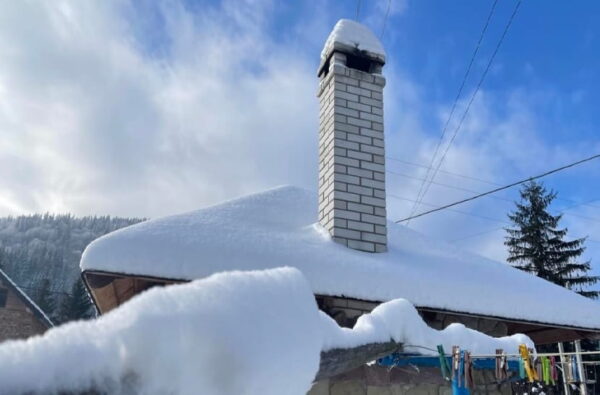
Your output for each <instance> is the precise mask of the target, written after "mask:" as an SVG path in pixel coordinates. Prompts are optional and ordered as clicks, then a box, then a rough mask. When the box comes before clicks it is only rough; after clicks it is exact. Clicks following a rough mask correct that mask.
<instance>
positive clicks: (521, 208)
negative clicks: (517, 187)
mask: <svg viewBox="0 0 600 395" xmlns="http://www.w3.org/2000/svg"><path fill="white" fill-rule="evenodd" d="M520 193H521V201H520V202H516V206H517V208H516V210H515V211H513V212H511V213H510V214H509V215H508V217H509V218H510V220H511V222H512V224H513V226H512V227H511V228H507V229H506V231H507V233H508V235H507V237H506V240H505V242H504V244H506V246H507V247H508V251H509V257H508V262H509V263H511V264H513V266H515V267H517V268H519V269H521V270H524V271H527V272H529V273H533V274H535V275H537V276H539V277H541V278H544V279H546V280H548V281H551V282H553V283H555V284H558V285H560V286H562V287H566V288H569V289H573V290H574V291H576V292H577V293H579V294H581V295H583V296H587V297H591V298H597V297H598V295H600V292H598V291H594V290H590V289H589V287H590V286H592V285H594V284H596V283H597V282H598V280H599V279H600V278H599V277H597V276H592V275H590V274H589V271H590V270H591V266H590V262H589V261H584V262H581V261H579V260H578V259H579V258H580V257H581V254H583V252H584V251H585V246H584V242H585V238H580V239H574V240H567V232H568V229H567V228H560V227H559V222H560V220H561V218H562V214H558V215H552V214H550V212H549V206H550V204H551V203H552V201H553V200H554V198H556V192H553V191H547V190H546V188H545V187H544V185H543V184H542V183H538V182H535V181H531V182H529V183H527V184H525V185H524V186H523V188H522V189H521V191H520Z"/></svg>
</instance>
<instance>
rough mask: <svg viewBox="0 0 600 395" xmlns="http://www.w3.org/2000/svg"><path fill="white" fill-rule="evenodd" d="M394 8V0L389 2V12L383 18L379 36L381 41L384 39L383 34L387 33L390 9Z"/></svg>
mask: <svg viewBox="0 0 600 395" xmlns="http://www.w3.org/2000/svg"><path fill="white" fill-rule="evenodd" d="M391 7H392V0H388V4H387V10H386V11H385V15H384V17H383V25H382V26H381V34H380V35H379V39H383V32H385V24H386V22H387V19H388V15H389V14H390V8H391Z"/></svg>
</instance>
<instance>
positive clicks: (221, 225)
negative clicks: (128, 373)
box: [81, 187, 600, 328]
mask: <svg viewBox="0 0 600 395" xmlns="http://www.w3.org/2000/svg"><path fill="white" fill-rule="evenodd" d="M316 199H317V194H316V193H314V192H311V191H307V190H304V189H300V188H296V187H280V188H276V189H272V190H268V191H265V192H261V193H258V194H254V195H248V196H244V197H242V198H239V199H235V200H231V201H229V202H225V203H222V204H219V205H216V206H212V207H208V208H205V209H202V210H198V211H194V212H190V213H186V214H180V215H175V216H171V217H165V218H159V219H155V220H151V221H147V222H143V223H140V224H137V225H133V226H130V227H128V228H125V229H122V230H118V231H116V232H113V233H111V234H109V235H106V236H103V237H101V238H99V239H97V240H95V241H94V242H92V243H91V244H90V245H89V246H88V248H87V249H86V250H85V252H84V254H83V257H82V260H81V269H82V270H103V271H108V272H116V273H129V274H138V275H147V276H156V277H166V278H173V279H182V280H194V279H198V278H203V277H207V276H210V275H211V274H213V273H218V272H222V271H231V270H260V269H268V268H273V267H278V266H293V267H296V268H298V269H299V270H300V271H302V273H303V274H304V276H306V278H307V279H308V281H309V283H310V286H311V288H312V290H313V292H314V293H317V294H324V295H334V296H336V295H337V296H347V297H354V298H358V299H364V300H373V301H389V300H392V299H397V298H403V299H407V300H408V301H409V302H410V303H412V304H413V305H415V306H417V307H429V308H436V309H442V310H450V311H456V312H466V313H472V314H481V315H488V316H495V317H505V318H508V319H513V320H514V319H523V320H527V321H537V322H541V323H548V324H559V325H567V326H579V327H583V328H600V304H598V303H597V302H595V301H593V300H591V299H587V298H584V297H582V296H580V295H577V294H576V293H574V292H572V291H569V290H567V289H565V288H562V287H559V286H558V285H555V284H552V283H549V282H547V281H545V280H542V279H540V278H538V277H535V276H533V275H530V274H527V273H524V272H522V271H520V270H516V269H514V268H512V267H510V266H508V265H506V264H503V263H499V262H495V261H492V260H489V259H486V258H483V257H481V256H478V255H475V254H471V253H468V252H465V251H461V250H459V249H457V248H456V247H454V246H453V245H451V244H448V243H444V242H442V241H435V240H431V239H428V238H426V237H425V236H423V235H421V234H419V233H417V232H415V231H413V230H411V229H408V228H406V227H405V226H402V225H398V224H395V223H393V222H388V249H389V251H388V252H387V253H379V254H372V253H366V252H360V251H355V250H351V249H349V248H346V247H344V246H342V245H340V244H337V243H335V242H333V240H332V239H331V238H330V237H329V234H328V233H327V232H326V231H325V230H324V229H323V228H322V227H320V226H319V225H318V224H316V222H317V201H316ZM548 301H552V302H551V303H549V302H548Z"/></svg>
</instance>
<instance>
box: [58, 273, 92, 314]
mask: <svg viewBox="0 0 600 395" xmlns="http://www.w3.org/2000/svg"><path fill="white" fill-rule="evenodd" d="M95 315H96V314H95V309H94V306H93V304H92V300H91V299H90V295H89V294H88V292H87V289H86V288H85V285H84V284H83V281H82V280H81V279H80V278H79V279H77V280H75V282H74V283H73V287H72V288H71V293H70V294H69V295H68V296H67V297H66V298H65V299H63V303H62V305H61V308H60V319H61V321H63V322H65V321H72V320H80V319H87V318H91V317H94V316H95Z"/></svg>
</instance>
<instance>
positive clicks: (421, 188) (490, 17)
mask: <svg viewBox="0 0 600 395" xmlns="http://www.w3.org/2000/svg"><path fill="white" fill-rule="evenodd" d="M497 4H498V0H494V3H493V4H492V8H491V9H490V12H489V14H488V17H487V19H486V21H485V25H484V26H483V29H482V30H481V34H480V35H479V40H478V41H477V45H476V46H475V49H474V50H473V54H472V55H471V60H470V61H469V65H468V66H467V70H466V71H465V74H464V76H463V79H462V82H461V84H460V87H459V88H458V93H457V94H456V97H455V98H454V103H452V108H451V109H450V114H448V118H447V119H446V123H445V124H444V128H443V129H442V133H441V134H440V138H439V139H438V142H437V144H436V146H435V151H434V153H433V155H432V156H431V163H429V166H428V167H427V174H426V175H425V179H426V180H427V179H428V177H429V172H430V171H431V169H433V165H434V163H435V158H436V157H437V154H438V152H439V149H440V147H441V145H442V142H443V141H444V136H445V135H446V131H447V130H448V125H449V124H450V120H451V119H452V116H453V115H454V111H455V110H456V105H457V104H458V100H459V99H460V96H461V95H462V91H463V89H464V87H465V84H466V82H467V79H468V77H469V74H470V72H471V68H472V67H473V63H474V62H475V58H476V57H477V53H478V52H479V48H481V42H482V41H483V37H484V36H485V33H486V31H487V29H488V26H489V25H490V21H491V19H492V16H493V15H494V11H495V10H496V5H497ZM425 184H426V182H423V183H421V186H420V187H419V192H418V193H417V202H419V201H420V200H421V199H422V198H423V196H421V195H422V194H423V191H424V187H425ZM418 205H419V204H418V203H415V204H414V205H413V208H412V210H411V214H410V215H413V214H414V213H415V211H416V210H417V208H418Z"/></svg>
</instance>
